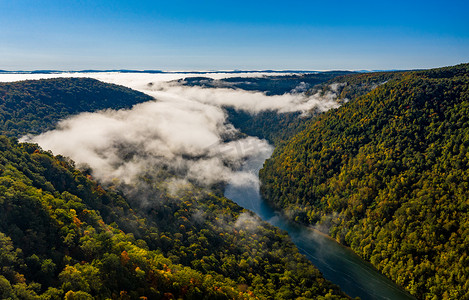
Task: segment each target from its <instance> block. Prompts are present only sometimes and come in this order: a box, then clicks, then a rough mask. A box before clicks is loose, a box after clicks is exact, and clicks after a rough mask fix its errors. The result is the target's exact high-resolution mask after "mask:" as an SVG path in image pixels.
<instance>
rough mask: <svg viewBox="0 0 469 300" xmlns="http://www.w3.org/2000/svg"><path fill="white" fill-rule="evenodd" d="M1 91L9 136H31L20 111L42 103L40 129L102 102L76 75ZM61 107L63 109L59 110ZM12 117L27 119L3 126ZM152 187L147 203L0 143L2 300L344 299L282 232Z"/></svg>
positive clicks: (185, 194)
mask: <svg viewBox="0 0 469 300" xmlns="http://www.w3.org/2000/svg"><path fill="white" fill-rule="evenodd" d="M64 82H65V84H64ZM75 83H77V85H78V87H74V84H75ZM89 83H90V84H92V85H93V84H96V85H98V91H99V90H104V91H107V92H110V93H111V92H112V93H114V94H113V97H116V98H117V99H123V100H122V102H120V103H119V102H118V103H117V104H113V105H122V106H124V107H125V106H127V105H131V104H132V103H133V102H140V101H144V100H145V97H144V96H142V94H140V93H136V94H135V98H134V99H133V100H132V99H131V98H132V96H131V94H129V90H128V89H123V88H120V87H116V86H112V85H109V86H108V85H106V84H102V83H97V82H96V81H94V80H89ZM81 84H83V86H82V88H83V94H82V96H83V98H81V97H78V96H77V94H76V93H65V92H64V91H63V90H62V88H63V87H64V86H66V88H65V89H66V90H69V89H71V90H74V89H77V90H78V91H80V90H82V88H81V87H80V86H81ZM5 85H9V86H10V90H12V91H15V95H16V96H12V95H9V94H8V91H9V90H8V89H6V88H5V89H4V91H3V92H2V93H3V94H2V99H3V102H2V103H4V104H5V103H16V102H18V101H20V103H21V104H22V105H17V106H14V105H11V104H9V105H5V107H6V108H7V109H4V110H3V112H2V114H3V115H2V116H3V118H4V119H6V118H8V119H9V123H8V126H7V125H5V124H6V123H7V122H4V123H2V124H1V126H0V129H1V130H2V132H3V133H6V134H8V135H10V136H21V135H24V134H27V133H30V131H31V130H41V129H37V128H36V127H34V125H32V124H34V123H33V121H34V120H35V119H34V114H32V113H27V114H25V112H24V109H26V110H27V109H28V105H32V106H34V107H48V110H44V114H46V115H45V116H46V117H47V116H48V115H47V113H49V114H50V118H43V117H44V116H40V117H37V119H38V120H37V122H42V123H41V126H40V128H50V127H51V126H53V125H54V124H55V122H56V121H57V118H60V117H62V116H64V115H66V114H71V113H76V112H78V111H80V110H88V109H90V110H92V109H101V108H104V107H107V106H108V105H109V102H108V101H109V100H108V99H110V98H108V95H109V94H107V93H104V92H103V94H102V95H101V96H100V97H101V98H100V97H98V96H96V97H95V98H92V97H91V96H90V97H88V96H86V95H87V93H88V92H86V91H89V93H90V94H94V93H93V88H92V86H91V87H87V85H86V80H82V79H80V80H78V79H76V80H75V79H67V80H64V79H54V80H44V81H34V82H29V81H27V82H18V83H13V84H5ZM41 85H44V86H45V87H41ZM11 86H13V87H15V88H14V89H13V88H11ZM30 89H31V90H30ZM39 91H42V92H39ZM17 94H20V96H17ZM71 95H72V96H71ZM15 97H16V98H15ZM69 97H72V98H69ZM11 99H17V100H11ZM18 99H19V100H18ZM48 101H50V102H48ZM50 103H55V104H54V105H51V104H50ZM78 103H82V104H83V103H86V105H89V106H80V105H78ZM56 104H57V105H56ZM62 104H63V105H62ZM67 105H70V106H72V108H67V109H66V110H65V111H64V110H63V107H67ZM83 105H85V104H83ZM15 108H16V109H18V110H19V112H16V110H15ZM31 109H32V110H34V109H36V108H31ZM22 115H27V116H28V118H30V119H29V121H28V123H26V124H21V125H16V126H15V125H12V124H15V122H17V121H18V122H21V121H19V120H21V117H20V116H22ZM31 126H32V127H31ZM10 128H15V130H14V131H13V132H12V131H9V129H10ZM165 179H167V178H163V179H161V180H165ZM144 180H145V179H144ZM150 186H152V187H153V188H154V190H150V191H148V190H146V191H145V192H146V193H151V194H152V195H158V201H157V202H152V203H149V202H148V201H146V199H145V197H146V194H145V193H132V194H131V195H130V196H129V195H127V194H126V193H124V192H123V191H122V190H120V189H119V187H116V186H108V187H103V186H101V185H100V184H99V183H98V182H96V181H95V180H94V179H93V178H92V176H91V175H90V174H89V173H88V172H87V171H80V170H78V169H77V168H75V166H74V163H73V162H72V161H71V160H69V159H67V158H65V157H62V156H53V155H52V154H51V153H50V152H45V151H42V150H41V149H40V148H39V147H38V146H37V145H33V144H26V143H18V142H17V141H16V140H15V138H7V137H5V136H3V137H0V190H1V193H0V265H1V269H0V298H2V299H64V298H65V299H93V298H96V299H109V298H112V299H147V298H148V299H176V298H178V299H179V298H183V299H245V298H253V299H254V298H256V299H294V298H300V299H343V298H347V296H346V295H345V294H343V293H342V292H341V291H340V290H339V289H338V288H337V287H336V286H334V285H333V284H331V283H330V282H328V281H326V280H325V279H324V278H323V277H322V275H321V274H320V273H319V271H318V270H317V269H316V268H315V267H314V266H313V265H312V264H311V263H310V262H309V261H308V260H307V259H306V258H305V257H304V256H303V255H301V254H300V253H299V252H298V249H297V248H296V247H295V246H294V245H293V244H292V242H291V241H290V239H289V238H288V236H287V235H286V234H285V232H282V231H280V230H279V229H276V228H274V227H272V226H270V225H268V224H267V223H265V222H262V221H261V220H260V219H258V218H257V217H256V216H254V215H252V214H251V213H250V212H248V211H245V210H243V209H242V208H241V207H239V206H238V205H236V204H235V203H233V202H232V201H230V200H229V199H226V198H224V197H223V196H222V192H221V191H220V190H213V191H207V190H206V189H201V188H198V187H196V186H193V185H190V184H188V186H186V187H185V188H184V189H182V190H181V191H180V192H178V193H176V194H175V193H174V191H169V190H165V189H164V188H161V187H160V185H159V184H158V182H154V183H152V184H151V185H150ZM147 187H148V185H147ZM127 188H128V187H127ZM136 190H138V187H137V189H136Z"/></svg>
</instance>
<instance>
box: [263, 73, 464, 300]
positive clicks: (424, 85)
mask: <svg viewBox="0 0 469 300" xmlns="http://www.w3.org/2000/svg"><path fill="white" fill-rule="evenodd" d="M360 76H361V75H360ZM366 76H372V75H366ZM383 76H384V78H383V79H384V80H383V82H382V83H381V84H380V85H378V86H377V87H376V88H375V89H373V90H372V91H371V92H369V93H367V94H365V95H364V96H361V97H359V98H357V99H356V100H353V101H350V102H349V103H347V104H345V105H343V106H342V107H340V108H339V109H336V110H332V111H329V112H327V113H324V114H322V115H321V116H320V117H318V118H317V119H314V120H312V121H311V122H310V124H309V125H308V127H307V128H306V129H305V130H304V131H302V132H300V133H299V134H297V135H296V136H294V137H293V138H292V139H291V140H290V141H289V142H288V144H287V145H286V146H285V147H284V148H279V149H277V150H276V151H275V153H274V155H273V156H272V158H271V159H269V160H268V161H267V162H266V163H265V165H264V169H263V170H261V173H260V176H261V180H262V182H263V186H262V193H263V195H264V197H265V198H266V199H268V201H269V202H271V203H272V204H273V205H275V206H276V207H278V208H281V209H283V210H284V212H285V214H286V215H287V216H290V217H291V218H293V219H294V220H296V221H297V222H301V223H305V224H311V225H314V226H316V227H317V228H319V229H321V230H323V231H325V232H327V233H329V234H330V235H331V236H332V237H334V238H336V239H337V240H338V241H340V242H342V243H344V244H346V245H349V246H350V247H351V248H352V249H353V250H354V251H355V252H357V253H358V254H359V255H361V256H362V257H364V258H365V259H367V260H369V261H370V262H371V263H373V264H374V265H375V266H376V267H377V268H378V269H379V270H381V271H382V272H383V273H384V274H385V275H387V276H389V277H390V278H391V279H393V280H394V281H396V282H397V283H398V284H400V285H402V286H403V287H405V288H406V289H407V290H408V291H410V292H411V293H412V294H413V295H415V296H417V297H418V298H421V299H468V298H469V292H468V291H469V257H468V253H467V249H469V240H468V238H467V237H468V236H469V216H468V209H469V192H468V191H469V172H468V167H469V152H468V151H467V149H468V147H469V119H468V118H469V64H463V65H458V66H455V67H448V68H441V69H434V70H428V71H417V72H406V73H397V74H395V73H390V74H388V75H386V74H383ZM341 80H342V81H343V82H344V83H345V82H347V85H346V87H347V86H349V87H351V89H349V91H348V93H351V95H353V93H354V90H358V89H357V88H353V86H354V85H353V84H349V83H348V82H349V81H350V82H352V81H354V80H357V75H353V76H351V77H350V78H348V77H347V76H345V77H343V78H342V79H341ZM345 92H347V91H345Z"/></svg>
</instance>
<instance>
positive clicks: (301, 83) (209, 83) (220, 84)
mask: <svg viewBox="0 0 469 300" xmlns="http://www.w3.org/2000/svg"><path fill="white" fill-rule="evenodd" d="M350 73H352V72H349V71H329V72H318V73H312V74H301V75H298V74H292V75H286V74H285V75H278V76H271V75H269V76H261V77H231V78H223V79H212V78H207V77H188V78H184V79H179V80H177V82H178V83H180V84H183V85H187V86H200V87H204V88H230V89H242V90H246V91H256V92H265V93H266V95H269V96H271V95H282V94H285V93H290V92H304V91H306V90H308V89H309V88H311V87H313V86H315V85H317V84H320V83H323V82H326V81H328V80H331V79H333V78H336V77H337V76H341V75H346V74H350Z"/></svg>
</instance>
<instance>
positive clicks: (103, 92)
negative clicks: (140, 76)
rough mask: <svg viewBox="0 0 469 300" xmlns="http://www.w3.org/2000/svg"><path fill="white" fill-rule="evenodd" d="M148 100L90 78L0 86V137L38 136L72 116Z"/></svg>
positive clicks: (140, 95) (2, 83) (129, 90)
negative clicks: (0, 135) (2, 135)
mask: <svg viewBox="0 0 469 300" xmlns="http://www.w3.org/2000/svg"><path fill="white" fill-rule="evenodd" d="M151 99H152V97H150V96H148V95H145V94H143V93H140V92H137V91H134V90H131V89H129V88H126V87H123V86H118V85H114V84H107V83H103V82H101V81H98V80H95V79H90V78H54V79H44V80H28V81H17V82H7V83H5V82H0V128H1V129H0V134H4V135H7V136H15V137H19V136H21V135H24V134H38V133H40V132H43V131H46V130H50V129H52V128H53V126H54V125H55V124H56V123H57V121H59V120H60V119H63V118H65V117H67V116H69V115H72V114H77V113H80V112H91V111H96V110H100V109H106V108H112V109H120V108H130V107H131V106H132V105H134V104H137V103H140V102H145V101H149V100H151Z"/></svg>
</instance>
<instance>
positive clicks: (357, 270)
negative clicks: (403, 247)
mask: <svg viewBox="0 0 469 300" xmlns="http://www.w3.org/2000/svg"><path fill="white" fill-rule="evenodd" d="M270 155H271V152H264V153H260V154H259V155H258V156H256V157H253V158H251V159H249V160H247V161H246V162H245V164H244V166H243V169H242V171H246V172H251V173H253V174H256V175H258V174H259V170H260V168H261V167H262V165H263V163H264V161H265V160H266V159H267V158H269V157H270ZM225 196H226V197H227V198H230V199H232V200H233V201H234V202H236V203H237V204H239V205H240V206H242V207H244V208H246V209H249V210H251V211H253V212H255V213H256V214H257V215H259V216H260V217H261V218H262V219H263V220H265V221H267V222H269V223H270V224H272V225H274V226H277V227H279V228H281V229H283V230H285V231H287V232H288V234H289V236H290V238H291V239H292V241H293V243H295V244H296V246H297V247H298V249H299V250H300V252H301V253H303V254H304V255H305V256H306V257H307V258H308V259H309V260H310V261H311V262H312V263H313V264H314V265H315V266H316V267H317V268H318V269H319V270H320V271H321V272H322V274H323V275H324V277H325V278H326V279H328V280H330V281H331V282H333V283H335V284H337V285H338V286H339V287H340V288H341V289H342V290H343V291H344V292H345V293H347V294H348V295H349V296H352V297H357V296H358V297H360V298H361V299H363V300H368V299H370V300H371V299H399V300H401V299H415V298H413V297H412V296H410V295H409V294H408V293H406V292H405V291H404V290H402V289H401V288H400V287H399V286H397V285H396V284H395V283H394V282H392V281H391V280H389V279H388V278H386V277H385V276H383V275H382V274H381V273H379V272H378V270H376V269H375V268H374V267H373V266H372V265H371V264H370V263H368V262H366V261H364V260H363V259H361V258H360V257H359V256H358V255H356V254H355V253H354V252H353V251H352V250H350V249H349V248H347V247H344V246H342V245H340V244H339V243H337V242H336V241H335V240H333V239H331V238H330V237H328V236H326V235H324V234H321V233H319V232H317V231H315V230H313V229H311V228H308V227H306V226H301V225H297V224H294V223H292V222H290V221H288V220H286V219H285V218H283V217H281V216H280V214H279V213H278V212H276V211H275V210H274V209H272V208H271V207H270V206H269V205H267V204H266V203H265V202H264V201H263V200H262V198H261V196H260V194H259V182H251V184H245V185H241V186H240V185H236V184H234V183H228V185H227V187H226V190H225Z"/></svg>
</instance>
